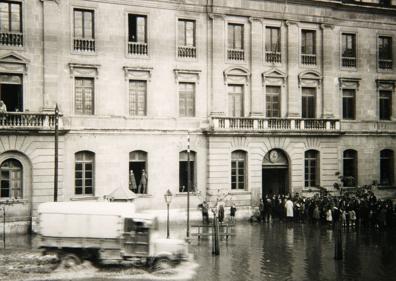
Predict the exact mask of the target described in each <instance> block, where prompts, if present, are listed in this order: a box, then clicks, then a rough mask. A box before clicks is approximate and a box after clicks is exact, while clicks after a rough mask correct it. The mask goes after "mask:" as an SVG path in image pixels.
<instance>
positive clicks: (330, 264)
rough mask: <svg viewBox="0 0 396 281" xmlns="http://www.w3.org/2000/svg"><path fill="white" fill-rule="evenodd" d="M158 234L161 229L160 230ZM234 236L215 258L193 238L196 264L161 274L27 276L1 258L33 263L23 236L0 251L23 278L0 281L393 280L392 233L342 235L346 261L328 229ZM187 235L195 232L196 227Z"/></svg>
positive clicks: (245, 226) (177, 231)
mask: <svg viewBox="0 0 396 281" xmlns="http://www.w3.org/2000/svg"><path fill="white" fill-rule="evenodd" d="M161 229H162V230H164V227H162V228H161ZM234 231H235V234H236V235H235V236H234V237H232V238H230V239H229V240H228V242H226V241H225V240H223V241H221V243H220V255H219V256H213V255H212V248H211V241H210V239H206V240H205V239H203V240H200V241H198V239H197V238H196V237H195V238H193V239H192V242H191V245H190V252H191V253H192V254H193V255H194V261H192V262H187V263H184V264H182V265H179V266H178V267H176V268H175V269H174V270H171V271H169V272H166V273H164V274H153V273H149V272H147V271H144V270H142V269H132V270H119V269H117V268H105V269H104V268H102V269H97V268H94V267H93V266H92V265H90V264H84V265H83V266H82V267H81V268H80V269H79V270H77V271H75V272H62V271H59V270H54V271H51V270H52V269H48V268H47V269H46V270H41V271H40V270H37V269H34V270H31V271H30V272H29V270H26V266H27V265H24V266H21V265H18V266H15V265H12V264H11V265H9V267H7V266H8V265H7V262H8V263H9V262H10V259H7V258H5V257H7V255H14V256H15V255H18V253H21V254H22V255H23V254H24V253H25V255H28V257H30V258H32V259H34V255H37V256H38V252H37V251H35V252H33V253H32V254H26V253H29V251H28V249H29V247H30V245H31V242H30V240H29V239H28V238H27V237H26V236H22V237H19V238H13V239H11V238H10V239H9V240H8V242H9V243H10V244H9V245H8V246H9V248H11V249H9V250H6V251H4V250H0V258H1V256H2V258H3V260H1V261H0V267H2V268H1V270H2V271H3V270H8V272H10V271H12V270H20V271H22V272H24V274H22V275H12V274H10V275H8V277H7V276H1V275H0V280H196V281H209V280H216V281H217V280H227V281H253V280H254V281H256V280H257V281H258V280H274V281H278V280H282V281H283V280H295V281H305V280H307V281H308V280H309V281H317V280H321V281H323V280H343V281H344V280H346V281H354V280H359V281H369V280H373V281H374V280H375V281H388V280H395V276H396V239H395V238H396V232H394V231H390V230H389V231H378V230H360V231H355V230H345V231H344V235H343V243H344V245H343V247H344V258H343V260H341V261H336V260H334V236H333V231H332V230H331V228H330V227H328V226H316V225H311V224H299V223H283V222H278V221H276V222H274V223H272V224H258V223H257V224H249V223H238V224H237V226H236V227H235V229H234ZM163 233H165V232H164V231H163ZM191 233H194V228H192V230H191ZM171 236H172V237H176V238H182V237H185V225H172V226H171ZM1 246H2V245H1ZM32 247H33V248H34V243H33V246H32ZM30 263H32V262H30ZM38 264H41V265H42V264H43V262H42V261H41V262H38ZM29 266H31V264H30V265H29ZM13 276H19V277H13ZM7 278H13V279H7Z"/></svg>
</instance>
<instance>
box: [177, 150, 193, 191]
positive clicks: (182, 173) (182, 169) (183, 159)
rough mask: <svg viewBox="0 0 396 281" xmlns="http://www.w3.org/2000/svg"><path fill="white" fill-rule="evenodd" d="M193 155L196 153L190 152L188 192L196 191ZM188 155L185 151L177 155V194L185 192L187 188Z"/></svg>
mask: <svg viewBox="0 0 396 281" xmlns="http://www.w3.org/2000/svg"><path fill="white" fill-rule="evenodd" d="M195 155H196V153H195V152H193V151H190V191H195V190H196V188H195V187H196V181H195V174H196V172H195V171H196V167H195ZM187 169H188V153H187V151H182V152H180V153H179V192H187V186H188V184H187V183H188V175H187Z"/></svg>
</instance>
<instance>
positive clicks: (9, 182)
mask: <svg viewBox="0 0 396 281" xmlns="http://www.w3.org/2000/svg"><path fill="white" fill-rule="evenodd" d="M22 171H23V169H22V164H21V162H19V161H18V160H16V159H8V160H5V161H4V162H3V163H1V166H0V198H22V196H23V194H22V186H23V185H22Z"/></svg>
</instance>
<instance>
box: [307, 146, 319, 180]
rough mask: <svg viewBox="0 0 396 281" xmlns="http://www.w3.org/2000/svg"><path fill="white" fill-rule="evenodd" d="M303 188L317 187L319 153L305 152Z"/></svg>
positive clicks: (314, 151)
mask: <svg viewBox="0 0 396 281" xmlns="http://www.w3.org/2000/svg"><path fill="white" fill-rule="evenodd" d="M304 164H305V165H304V166H305V172H304V174H305V184H304V185H305V187H316V186H319V171H320V168H319V152H318V151H316V150H308V151H306V152H305V160H304Z"/></svg>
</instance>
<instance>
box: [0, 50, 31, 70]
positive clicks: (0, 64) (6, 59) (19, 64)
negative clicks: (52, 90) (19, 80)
mask: <svg viewBox="0 0 396 281" xmlns="http://www.w3.org/2000/svg"><path fill="white" fill-rule="evenodd" d="M29 63H30V61H29V60H28V59H27V58H25V57H23V56H21V55H19V54H17V53H15V52H10V53H8V54H6V55H4V56H1V57H0V72H11V73H21V74H25V75H26V74H27V65H28V64H29Z"/></svg>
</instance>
